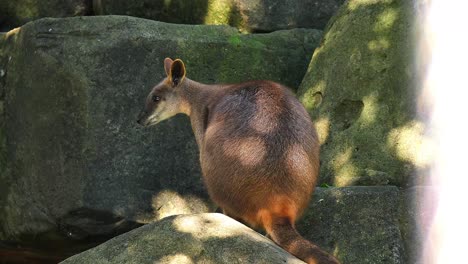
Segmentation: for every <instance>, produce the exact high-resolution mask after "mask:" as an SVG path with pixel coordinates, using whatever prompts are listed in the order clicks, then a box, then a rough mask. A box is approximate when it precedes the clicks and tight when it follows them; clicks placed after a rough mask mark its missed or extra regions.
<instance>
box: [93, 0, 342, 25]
mask: <svg viewBox="0 0 468 264" xmlns="http://www.w3.org/2000/svg"><path fill="white" fill-rule="evenodd" d="M343 2H344V0H321V1H317V0H287V1H277V0H265V1H259V0H192V1H185V0H171V1H165V0H156V1H155V0H136V1H126V0H94V1H93V6H94V12H95V13H96V14H98V15H110V14H113V15H131V16H137V17H144V18H148V19H153V20H159V21H164V22H171V23H183V24H215V25H231V26H234V27H237V28H239V29H240V30H242V31H247V32H252V31H257V32H258V31H261V32H271V31H275V30H280V29H291V28H317V29H323V28H324V27H325V25H326V23H327V22H328V20H329V19H330V17H331V16H332V15H333V13H334V12H335V11H336V10H337V9H338V7H339V6H340V5H341V4H342V3H343Z"/></svg>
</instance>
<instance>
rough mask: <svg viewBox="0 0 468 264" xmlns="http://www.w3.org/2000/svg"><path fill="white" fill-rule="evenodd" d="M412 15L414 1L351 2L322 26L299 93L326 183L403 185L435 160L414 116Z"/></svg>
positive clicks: (342, 184)
mask: <svg viewBox="0 0 468 264" xmlns="http://www.w3.org/2000/svg"><path fill="white" fill-rule="evenodd" d="M414 18H415V9H414V6H413V5H412V1H405V0H375V1H374V0H350V1H347V2H346V3H345V4H344V5H343V6H342V7H341V8H340V10H339V11H338V13H337V14H336V16H335V17H333V18H332V19H331V22H330V23H329V25H328V27H327V29H326V30H325V32H324V38H323V40H322V42H321V45H320V47H319V48H317V49H316V51H315V53H314V56H313V58H312V61H311V63H310V65H309V69H308V71H307V74H306V75H305V77H304V80H303V82H302V84H301V86H300V88H299V90H298V95H299V97H300V99H301V101H302V103H303V104H304V105H305V106H306V108H307V109H308V110H309V112H310V114H311V116H312V118H313V119H314V120H315V122H316V126H317V130H318V133H319V138H320V141H321V144H322V148H321V160H322V166H321V177H322V181H324V182H326V183H328V184H329V185H334V186H349V185H385V184H391V185H397V186H400V187H405V186H408V185H411V184H412V181H413V176H414V175H415V171H416V170H420V171H423V170H425V169H427V166H428V164H430V160H431V155H432V153H433V151H432V150H431V142H430V140H429V139H428V138H427V137H425V136H424V133H425V127H424V124H423V123H422V122H421V121H420V120H418V118H417V116H416V113H415V112H416V110H415V106H416V105H417V104H416V95H415V94H416V88H415V87H414V82H415V80H416V78H417V74H416V71H415V67H414V64H413V59H414V43H413V34H412V32H413V31H412V30H413V24H412V22H413V21H414ZM421 153H424V154H421ZM421 175H423V174H421Z"/></svg>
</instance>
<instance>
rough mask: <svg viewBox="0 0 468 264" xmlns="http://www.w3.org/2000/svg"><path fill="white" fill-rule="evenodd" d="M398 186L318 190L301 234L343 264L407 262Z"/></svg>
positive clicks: (303, 219) (305, 218)
mask: <svg viewBox="0 0 468 264" xmlns="http://www.w3.org/2000/svg"><path fill="white" fill-rule="evenodd" d="M399 198H400V192H399V190H398V189H397V188H396V187H392V186H386V187H345V188H317V190H316V191H315V194H314V198H313V202H311V203H310V206H309V208H308V209H307V210H306V212H305V213H304V216H303V217H302V219H301V220H300V221H299V222H298V224H297V228H298V230H299V232H300V233H301V234H302V235H303V236H304V237H305V238H307V239H309V240H310V241H313V242H314V243H317V244H318V245H319V246H320V247H322V248H323V249H325V250H326V251H328V252H330V253H332V254H334V255H335V256H336V257H337V258H338V259H339V260H340V261H341V262H342V263H343V264H354V263H359V264H365V263H369V264H377V263H392V264H400V263H406V262H405V250H404V244H403V240H402V237H401V234H400V228H399V219H400V214H399V206H400V203H399Z"/></svg>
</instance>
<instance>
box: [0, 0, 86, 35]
mask: <svg viewBox="0 0 468 264" xmlns="http://www.w3.org/2000/svg"><path fill="white" fill-rule="evenodd" d="M91 5H92V3H91V1H90V0H14V1H9V0H7V1H0V31H2V30H5V29H8V28H13V27H17V26H21V25H23V24H25V23H26V22H29V21H32V20H34V19H39V18H42V17H69V16H83V15H87V14H90V12H91Z"/></svg>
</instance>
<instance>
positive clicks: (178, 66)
mask: <svg viewBox="0 0 468 264" xmlns="http://www.w3.org/2000/svg"><path fill="white" fill-rule="evenodd" d="M184 78H185V65H184V62H183V61H182V60H180V59H176V60H175V61H174V62H172V65H171V70H170V76H169V80H170V81H171V83H172V86H173V87H176V86H177V85H178V84H179V83H181V82H182V81H183V80H184Z"/></svg>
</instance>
